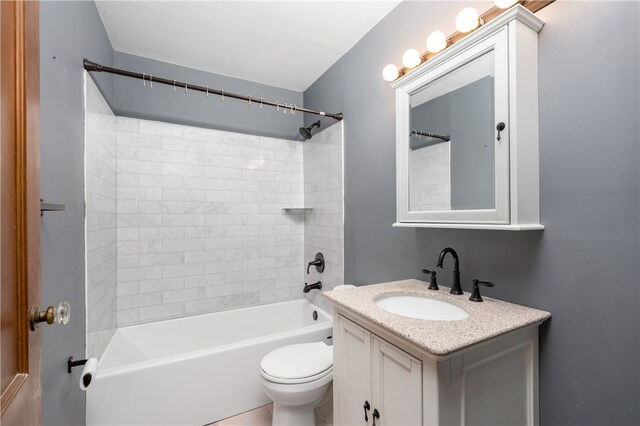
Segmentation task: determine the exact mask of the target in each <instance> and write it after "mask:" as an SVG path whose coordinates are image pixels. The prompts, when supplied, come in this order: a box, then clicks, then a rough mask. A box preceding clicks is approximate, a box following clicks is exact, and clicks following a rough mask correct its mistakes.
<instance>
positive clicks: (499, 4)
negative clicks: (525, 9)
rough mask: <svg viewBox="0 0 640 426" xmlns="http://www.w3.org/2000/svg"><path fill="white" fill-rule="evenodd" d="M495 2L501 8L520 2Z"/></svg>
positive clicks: (498, 0) (508, 0) (512, 0)
mask: <svg viewBox="0 0 640 426" xmlns="http://www.w3.org/2000/svg"><path fill="white" fill-rule="evenodd" d="M494 2H495V4H496V6H498V7H499V8H500V9H507V8H509V7H511V6H513V5H514V4H516V3H518V0H495V1H494Z"/></svg>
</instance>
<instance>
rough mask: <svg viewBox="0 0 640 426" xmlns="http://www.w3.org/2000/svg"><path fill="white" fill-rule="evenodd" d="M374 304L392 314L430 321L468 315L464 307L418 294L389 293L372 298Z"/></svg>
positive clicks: (455, 319)
mask: <svg viewBox="0 0 640 426" xmlns="http://www.w3.org/2000/svg"><path fill="white" fill-rule="evenodd" d="M374 302H375V304H376V305H378V306H379V307H381V308H382V309H384V310H385V311H387V312H391V313H392V314H396V315H401V316H403V317H409V318H416V319H425V320H431V321H459V320H463V319H465V318H468V317H469V313H468V312H467V311H465V310H464V309H462V308H460V307H458V306H456V305H453V304H451V303H447V302H443V301H442V300H435V299H430V298H427V297H420V296H408V295H400V296H398V295H389V296H381V297H379V298H376V299H375V300H374Z"/></svg>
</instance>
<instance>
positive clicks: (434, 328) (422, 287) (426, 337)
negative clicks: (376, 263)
mask: <svg viewBox="0 0 640 426" xmlns="http://www.w3.org/2000/svg"><path fill="white" fill-rule="evenodd" d="M428 286H429V283H428V282H424V281H420V280H403V281H393V282H388V283H382V284H373V285H367V286H361V287H356V288H350V289H343V290H339V291H329V292H326V293H324V295H325V296H326V297H327V298H328V299H329V300H330V301H331V302H332V303H333V304H334V305H336V306H338V307H339V308H342V309H344V310H346V311H349V312H351V313H354V314H356V315H359V316H360V317H362V318H364V319H365V320H367V321H370V322H372V323H374V324H377V325H378V326H380V327H382V328H384V329H385V330H387V331H389V332H391V333H392V334H394V335H396V336H398V337H400V338H402V339H405V340H407V341H408V342H410V343H413V344H414V345H416V346H418V347H419V348H421V349H423V350H424V351H426V352H427V353H429V354H431V355H434V356H437V357H441V356H446V355H449V354H451V353H453V352H456V351H459V350H461V349H464V348H466V347H468V346H471V345H473V344H475V343H479V342H482V341H485V340H488V339H491V338H493V337H496V336H499V335H501V334H505V333H507V332H509V331H513V330H517V329H519V328H522V327H526V326H528V325H532V324H536V323H540V322H543V321H545V320H547V319H549V318H551V314H550V313H549V312H545V311H541V310H538V309H533V308H529V307H526V306H522V305H516V304H514V303H509V302H504V301H502V300H497V299H493V298H490V297H486V296H485V295H483V296H482V298H483V299H484V302H482V303H478V302H472V301H470V300H469V296H470V295H471V294H470V293H468V292H465V293H464V295H453V294H450V293H449V289H448V288H446V287H443V286H440V290H439V291H432V290H427V287H428ZM481 290H485V293H486V289H485V288H481ZM489 292H490V290H489ZM389 294H394V295H415V296H425V297H429V298H432V299H436V300H442V301H445V302H449V303H452V304H454V305H457V306H459V307H461V308H463V309H464V310H466V311H467V312H468V313H469V317H468V318H466V319H463V320H458V321H430V320H423V319H415V318H408V317H404V316H400V315H396V314H392V313H390V312H387V311H385V310H383V309H382V308H380V307H378V305H376V304H375V303H374V301H373V300H374V298H375V297H379V296H382V295H389Z"/></svg>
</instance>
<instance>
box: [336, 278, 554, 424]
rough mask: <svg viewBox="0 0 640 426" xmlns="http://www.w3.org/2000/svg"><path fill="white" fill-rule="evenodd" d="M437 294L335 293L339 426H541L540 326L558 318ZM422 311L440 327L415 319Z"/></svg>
mask: <svg viewBox="0 0 640 426" xmlns="http://www.w3.org/2000/svg"><path fill="white" fill-rule="evenodd" d="M428 285H429V284H428V283H426V282H423V281H419V280H404V281H395V282H390V283H383V284H375V285H370V286H363V287H358V288H353V289H345V290H341V291H332V292H327V293H325V295H326V296H327V298H329V300H331V302H332V303H333V306H334V325H333V336H334V337H333V339H334V376H333V377H334V378H333V380H334V386H333V391H334V422H335V424H336V425H353V424H368V425H374V424H375V425H384V424H386V425H398V424H402V425H418V424H425V425H462V424H472V425H483V424H485V425H489V424H490V425H496V424H509V425H524V424H526V425H535V424H538V326H539V325H540V324H541V323H542V322H544V321H545V320H547V319H548V318H550V317H551V314H550V313H548V312H544V311H541V310H537V309H532V308H528V307H525V306H520V305H515V304H512V303H508V302H504V301H500V300H496V299H492V298H489V297H484V302H481V303H477V302H471V301H469V293H465V294H463V295H452V294H450V293H449V289H448V288H445V287H441V288H440V290H438V291H432V290H427V286H428ZM425 298H426V299H427V300H425ZM420 301H423V302H426V303H427V304H425V305H423V306H421V305H420V304H419V303H417V304H416V302H420ZM383 306H384V308H383ZM416 307H418V309H416ZM420 309H424V310H425V311H429V312H425V313H426V316H427V317H429V315H431V318H437V319H431V320H426V319H418V318H415V317H416V316H422V315H421V313H420V311H419V310H420ZM389 310H392V311H394V312H396V313H392V312H390V311H389ZM403 310H404V314H403ZM405 314H406V315H407V316H405ZM412 316H413V317H412ZM422 317H424V316H422ZM452 318H453V319H452ZM460 318H463V319H460Z"/></svg>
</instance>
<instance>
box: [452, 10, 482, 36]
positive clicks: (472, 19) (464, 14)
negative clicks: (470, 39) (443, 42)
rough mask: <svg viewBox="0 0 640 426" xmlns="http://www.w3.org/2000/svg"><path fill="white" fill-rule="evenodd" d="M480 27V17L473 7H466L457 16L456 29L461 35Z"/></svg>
mask: <svg viewBox="0 0 640 426" xmlns="http://www.w3.org/2000/svg"><path fill="white" fill-rule="evenodd" d="M478 25H480V16H479V15H478V11H477V10H475V9H474V8H473V7H465V8H464V9H462V10H461V11H460V12H458V16H456V29H457V30H458V31H460V32H461V33H468V32H470V31H473V30H475V29H476V28H478Z"/></svg>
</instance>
